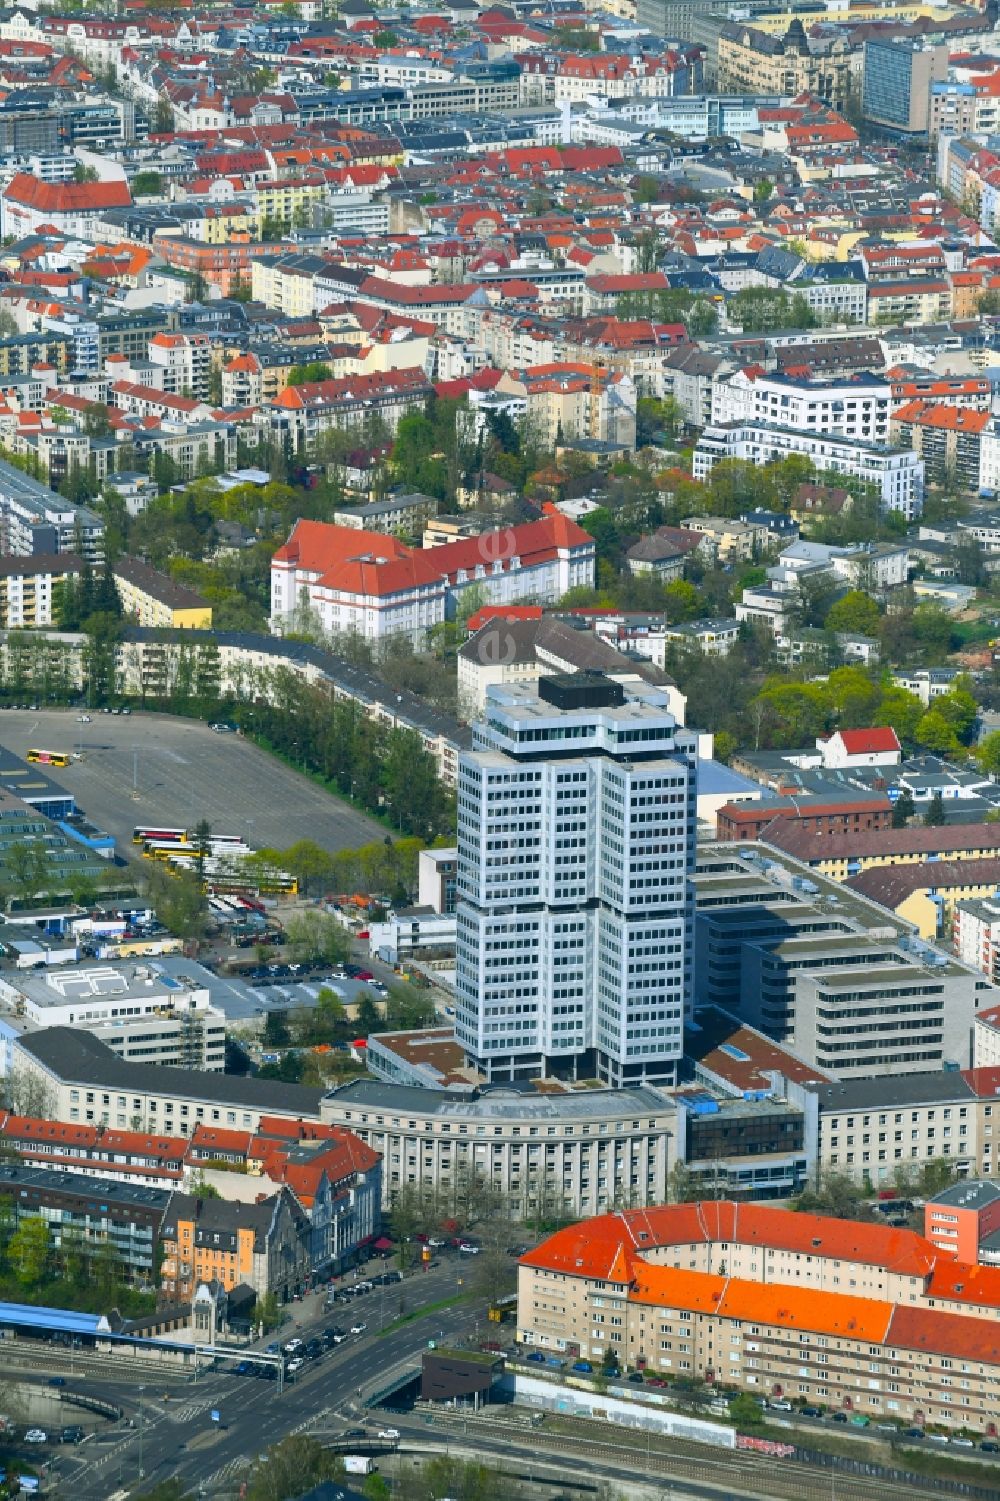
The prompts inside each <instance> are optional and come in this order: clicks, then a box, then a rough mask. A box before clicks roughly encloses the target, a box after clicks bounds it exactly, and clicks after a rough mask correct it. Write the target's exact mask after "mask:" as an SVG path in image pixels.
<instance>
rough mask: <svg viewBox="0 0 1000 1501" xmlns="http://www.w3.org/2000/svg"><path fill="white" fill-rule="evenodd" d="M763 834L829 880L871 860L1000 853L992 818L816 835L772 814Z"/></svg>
mask: <svg viewBox="0 0 1000 1501" xmlns="http://www.w3.org/2000/svg"><path fill="white" fill-rule="evenodd" d="M761 837H762V838H763V839H764V841H765V843H767V844H770V845H773V846H774V847H775V848H776V849H779V850H783V851H784V852H785V854H786V855H791V856H792V857H793V859H795V860H800V861H801V862H802V864H803V865H808V866H809V867H810V869H811V870H818V871H819V873H820V874H821V875H824V876H829V877H830V879H831V880H833V881H846V880H847V879H848V877H850V876H856V875H859V874H860V873H861V872H862V871H863V870H868V869H869V868H870V867H871V866H885V865H893V866H895V865H924V864H927V863H928V862H931V863H935V862H937V861H939V860H945V861H949V862H951V861H956V860H988V859H997V858H998V857H1000V827H998V826H997V825H996V824H991V823H962V824H947V825H944V826H943V827H941V828H925V827H921V826H918V825H917V826H913V827H911V828H905V829H893V828H886V829H878V830H871V831H865V832H862V831H860V830H859V831H857V832H852V833H850V834H835V833H830V834H827V835H826V836H825V837H824V838H823V839H822V840H817V838H816V836H815V834H812V833H810V832H808V831H807V830H805V829H803V828H801V827H800V826H799V825H798V824H797V823H796V822H795V821H794V820H785V819H776V820H775V821H774V823H772V824H770V825H769V826H768V827H767V828H766V829H765V830H764V831H763V833H762V836H761ZM956 951H957V952H959V951H958V950H956ZM961 957H962V959H964V960H966V962H972V961H971V958H970V957H969V956H968V955H966V954H965V953H961ZM977 967H978V966H977Z"/></svg>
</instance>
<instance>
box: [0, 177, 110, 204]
mask: <svg viewBox="0 0 1000 1501" xmlns="http://www.w3.org/2000/svg"><path fill="white" fill-rule="evenodd" d="M3 196H4V197H5V198H11V199H13V200H14V201H15V202H16V203H23V204H25V205H26V206H27V207H28V208H33V209H37V210H38V212H39V213H43V214H71V213H82V212H86V211H87V210H88V209H102V208H128V207H129V205H130V204H131V202H132V194H131V193H130V192H129V187H128V183H127V182H43V181H42V180H41V178H39V177H32V176H30V174H29V173H27V172H18V173H17V175H16V176H15V177H13V178H11V180H10V182H9V183H8V185H7V187H6V188H5V189H4V194H3Z"/></svg>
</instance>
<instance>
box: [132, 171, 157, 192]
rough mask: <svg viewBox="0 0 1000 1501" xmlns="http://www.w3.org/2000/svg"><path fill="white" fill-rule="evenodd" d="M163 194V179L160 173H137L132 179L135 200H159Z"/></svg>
mask: <svg viewBox="0 0 1000 1501" xmlns="http://www.w3.org/2000/svg"><path fill="white" fill-rule="evenodd" d="M162 192H163V178H162V177H161V176H160V174H159V172H154V171H151V170H146V171H144V172H137V173H136V174H135V176H134V177H133V179H132V197H133V198H157V197H159V196H160V194H161V193H162Z"/></svg>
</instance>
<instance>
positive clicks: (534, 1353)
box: [524, 1350, 545, 1365]
mask: <svg viewBox="0 0 1000 1501" xmlns="http://www.w3.org/2000/svg"><path fill="white" fill-rule="evenodd" d="M524 1358H525V1360H530V1362H531V1364H532V1365H544V1364H545V1356H544V1355H543V1354H542V1352H541V1350H529V1351H528V1353H527V1355H526V1356H525V1357H524Z"/></svg>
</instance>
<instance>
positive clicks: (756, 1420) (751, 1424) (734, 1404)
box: [729, 1392, 764, 1432]
mask: <svg viewBox="0 0 1000 1501" xmlns="http://www.w3.org/2000/svg"><path fill="white" fill-rule="evenodd" d="M729 1417H730V1419H731V1421H732V1423H733V1426H734V1427H735V1428H738V1429H739V1430H740V1432H743V1431H744V1430H745V1429H747V1428H761V1427H763V1424H764V1414H763V1413H762V1412H761V1409H760V1404H759V1403H757V1402H755V1401H754V1399H753V1397H751V1396H750V1395H749V1393H747V1392H740V1393H739V1395H738V1396H735V1397H734V1398H733V1399H732V1401H731V1402H730V1404H729Z"/></svg>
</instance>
